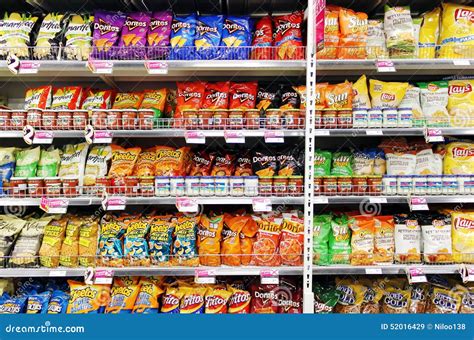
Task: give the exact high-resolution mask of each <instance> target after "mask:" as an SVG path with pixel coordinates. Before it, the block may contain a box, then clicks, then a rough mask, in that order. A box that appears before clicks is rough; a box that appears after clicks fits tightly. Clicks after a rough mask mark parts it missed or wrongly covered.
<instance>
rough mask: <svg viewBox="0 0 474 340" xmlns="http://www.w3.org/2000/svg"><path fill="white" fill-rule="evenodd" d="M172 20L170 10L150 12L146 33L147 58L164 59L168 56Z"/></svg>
mask: <svg viewBox="0 0 474 340" xmlns="http://www.w3.org/2000/svg"><path fill="white" fill-rule="evenodd" d="M172 21H173V13H172V12H171V11H163V12H153V13H152V15H151V19H150V25H149V26H148V34H147V43H148V50H147V57H148V58H149V59H166V58H167V57H168V45H169V43H170V33H171V22H172Z"/></svg>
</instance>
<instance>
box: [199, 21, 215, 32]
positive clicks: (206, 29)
mask: <svg viewBox="0 0 474 340" xmlns="http://www.w3.org/2000/svg"><path fill="white" fill-rule="evenodd" d="M196 31H197V32H198V33H199V35H200V36H203V35H204V34H206V33H215V34H217V27H211V26H208V25H206V24H205V23H203V22H202V21H199V23H198V25H197V27H196Z"/></svg>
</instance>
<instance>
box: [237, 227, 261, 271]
mask: <svg viewBox="0 0 474 340" xmlns="http://www.w3.org/2000/svg"><path fill="white" fill-rule="evenodd" d="M256 241H257V237H256V236H255V237H249V236H247V235H245V234H244V233H240V253H241V254H242V255H241V257H240V261H241V263H242V266H248V265H250V264H252V261H253V255H252V254H253V245H254V244H255V242H256Z"/></svg>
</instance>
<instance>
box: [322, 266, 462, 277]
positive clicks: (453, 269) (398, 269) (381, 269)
mask: <svg viewBox="0 0 474 340" xmlns="http://www.w3.org/2000/svg"><path fill="white" fill-rule="evenodd" d="M410 267H416V268H419V269H421V270H422V271H423V273H425V274H458V273H459V268H460V266H459V265H451V264H446V265H441V264H438V265H407V264H392V265H387V266H351V265H334V266H313V274H314V275H381V274H386V275H397V274H406V272H407V269H408V268H410Z"/></svg>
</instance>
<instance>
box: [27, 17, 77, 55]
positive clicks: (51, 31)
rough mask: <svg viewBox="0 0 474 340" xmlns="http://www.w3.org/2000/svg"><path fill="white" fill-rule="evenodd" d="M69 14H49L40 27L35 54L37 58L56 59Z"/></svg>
mask: <svg viewBox="0 0 474 340" xmlns="http://www.w3.org/2000/svg"><path fill="white" fill-rule="evenodd" d="M68 20H69V15H64V14H60V13H49V14H47V15H46V16H45V17H44V19H43V22H42V23H41V26H40V28H39V32H38V35H37V37H36V46H35V48H34V50H33V56H34V57H35V58H37V59H54V58H55V57H56V56H57V55H58V50H59V44H60V42H61V35H62V33H63V31H64V29H65V27H66V26H67V24H68Z"/></svg>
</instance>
